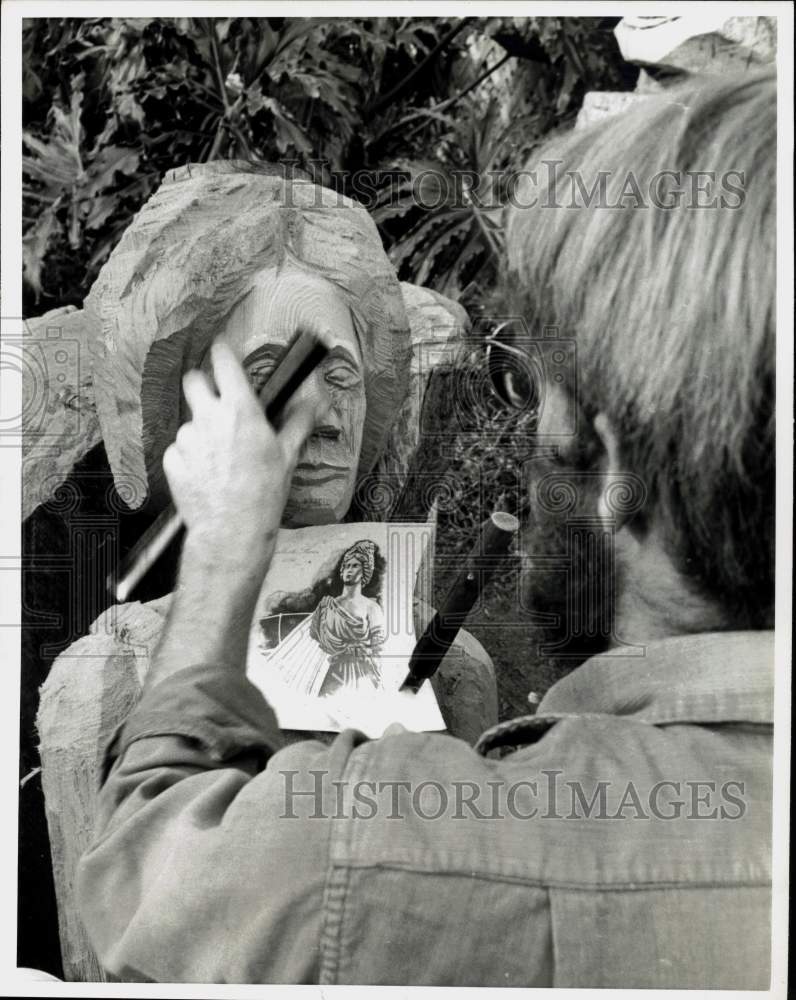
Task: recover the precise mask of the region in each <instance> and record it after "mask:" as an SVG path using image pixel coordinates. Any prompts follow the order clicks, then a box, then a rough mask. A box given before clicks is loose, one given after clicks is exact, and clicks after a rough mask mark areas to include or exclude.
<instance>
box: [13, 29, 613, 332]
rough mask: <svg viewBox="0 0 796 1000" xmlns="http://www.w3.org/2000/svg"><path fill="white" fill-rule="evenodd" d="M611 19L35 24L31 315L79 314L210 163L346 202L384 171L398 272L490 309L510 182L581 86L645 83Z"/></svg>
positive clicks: (28, 68)
mask: <svg viewBox="0 0 796 1000" xmlns="http://www.w3.org/2000/svg"><path fill="white" fill-rule="evenodd" d="M614 20H615V19H588V18H487V19H475V18H463V19H461V18H417V17H412V18H408V17H402V18H397V17H393V18H320V17H316V18H276V17H269V18H213V19H210V18H84V19H77V18H61V19H39V18H37V19H31V20H29V21H27V22H25V25H24V29H23V47H24V52H23V57H24V58H23V65H24V67H25V68H24V79H23V120H24V137H23V141H24V159H23V175H24V210H25V235H24V248H23V265H24V281H25V293H26V303H25V304H26V308H27V309H28V310H29V311H30V312H35V311H42V310H44V309H46V308H51V307H54V306H57V305H65V304H70V303H74V304H80V303H81V302H82V300H83V298H84V297H85V295H86V293H87V291H88V289H89V288H90V286H91V284H92V282H93V281H94V279H95V277H96V274H97V271H98V270H99V268H100V267H101V265H102V263H103V262H104V261H105V260H106V259H107V256H108V254H109V253H110V251H111V250H112V248H113V246H114V245H115V244H116V242H117V241H118V239H119V237H120V235H121V233H122V231H123V230H124V228H125V227H126V225H127V224H128V223H129V221H130V218H131V216H132V215H133V214H134V213H135V212H136V211H137V210H138V209H139V208H140V207H141V205H142V204H143V202H144V201H145V200H146V199H147V197H148V196H149V195H150V194H151V193H152V191H153V190H154V189H155V188H156V187H157V185H158V184H159V182H160V179H161V177H162V175H163V173H164V172H165V171H166V170H167V169H168V168H169V167H173V166H175V165H179V164H182V163H185V162H197V161H198V162H202V161H205V160H212V159H217V158H243V159H249V160H253V161H271V162H273V161H277V160H278V161H283V162H285V161H291V162H293V163H295V164H296V165H297V166H299V167H301V168H303V169H305V170H309V171H310V172H311V174H312V175H314V176H315V177H317V179H318V180H319V181H322V182H324V183H327V184H334V185H336V186H338V187H340V189H341V190H343V191H344V193H348V194H351V195H353V196H357V194H358V192H357V190H356V187H355V186H352V184H353V182H352V178H354V177H355V175H356V173H357V172H358V171H359V172H361V171H372V172H373V174H374V177H376V179H377V183H376V185H375V198H374V200H373V201H372V203H370V204H367V207H368V208H371V209H373V211H374V215H375V217H376V219H377V221H378V223H379V225H380V226H381V228H382V233H383V236H384V239H385V242H386V244H387V245H388V247H389V248H390V251H391V253H392V256H393V259H394V261H395V263H396V266H397V267H398V268H399V270H400V273H401V277H403V278H409V279H412V280H416V281H419V282H422V283H426V284H429V285H431V286H432V287H436V288H438V289H439V290H441V291H444V292H446V294H448V295H452V296H453V297H462V296H463V297H464V298H465V299H466V298H467V297H468V296H470V297H473V298H478V296H479V295H480V294H481V293H482V291H483V289H484V288H485V287H487V286H488V284H489V282H490V281H491V278H492V276H493V273H494V267H495V261H496V259H497V255H498V254H499V251H500V239H501V237H500V229H499V224H498V223H499V207H500V204H501V202H502V200H503V198H504V196H505V190H504V187H505V180H504V178H505V175H506V173H507V172H508V171H509V170H510V169H511V168H512V166H513V165H516V164H519V163H520V162H521V160H522V159H523V158H524V157H525V156H526V155H527V152H528V150H529V149H530V148H531V146H532V145H533V144H534V143H535V142H536V141H538V140H539V139H540V138H542V137H543V136H544V135H545V134H547V133H548V132H549V131H550V130H551V129H554V128H557V127H559V126H560V125H561V124H563V123H565V122H567V121H568V120H569V119H570V118H571V117H572V115H573V114H574V112H575V110H576V109H577V106H578V103H579V100H580V96H581V95H582V92H583V90H584V89H585V88H586V87H608V88H617V89H622V88H625V87H627V86H629V85H630V83H631V82H632V81H631V80H628V79H625V77H624V75H623V74H624V72H625V70H624V64H623V63H622V61H621V59H620V57H619V54H618V51H617V49H616V45H615V43H614V42H613V36H612V34H611V32H610V27H611V26H612V23H613V21H614ZM395 170H401V171H403V174H402V179H401V183H400V184H399V185H398V186H397V187H396V185H395V184H394V183H393V182H391V183H389V184H385V183H383V178H385V177H387V176H389V172H390V171H395ZM418 178H419V181H418ZM418 184H419V185H420V187H419V188H418ZM424 185H425V187H424ZM429 186H431V187H429ZM435 187H436V189H437V190H436V194H435ZM432 196H433V197H432Z"/></svg>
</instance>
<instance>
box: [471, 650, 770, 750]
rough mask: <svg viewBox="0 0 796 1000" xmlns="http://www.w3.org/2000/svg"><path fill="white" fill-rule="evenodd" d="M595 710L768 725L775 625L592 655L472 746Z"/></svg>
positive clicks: (529, 737)
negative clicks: (532, 707) (528, 711)
mask: <svg viewBox="0 0 796 1000" xmlns="http://www.w3.org/2000/svg"><path fill="white" fill-rule="evenodd" d="M595 715H598V716H599V715H619V716H624V717H627V718H632V719H635V720H637V721H639V722H646V723H649V724H650V725H667V724H668V725H672V724H677V723H682V724H685V723H692V724H703V725H709V724H718V723H746V724H753V725H754V724H757V725H760V724H762V725H771V724H773V719H774V633H773V632H706V633H703V634H701V635H686V636H677V637H675V638H671V639H662V640H659V641H656V642H652V643H650V644H649V645H648V646H646V647H644V649H643V652H642V653H641V654H634V655H632V656H630V655H628V654H627V653H621V652H619V653H616V654H614V655H611V654H603V655H601V656H594V657H592V658H591V659H589V660H586V662H585V663H582V664H581V665H580V666H579V667H577V668H576V669H575V670H573V671H572V673H571V674H568V675H567V676H566V677H564V678H562V679H561V680H560V681H558V682H557V683H556V684H554V685H553V686H552V687H551V688H550V690H549V691H548V692H547V694H546V695H545V696H544V698H543V699H542V701H541V703H540V705H539V708H538V710H537V712H536V713H535V714H534V715H526V716H520V717H519V718H516V719H510V720H508V721H507V722H502V723H498V725H497V726H493V727H492V728H491V729H488V730H487V731H486V732H485V733H484V734H483V735H482V736H481V738H480V739H479V740H478V742H477V743H476V745H475V749H476V751H477V752H478V753H481V754H487V753H489V752H490V751H491V750H495V749H497V748H499V747H503V748H510V747H517V746H521V745H523V744H528V743H533V742H535V741H536V740H537V739H539V737H540V736H542V735H543V734H544V733H545V732H546V730H548V729H549V728H550V727H551V726H553V725H555V723H556V722H558V721H559V720H561V719H566V718H573V717H579V718H587V717H589V716H595Z"/></svg>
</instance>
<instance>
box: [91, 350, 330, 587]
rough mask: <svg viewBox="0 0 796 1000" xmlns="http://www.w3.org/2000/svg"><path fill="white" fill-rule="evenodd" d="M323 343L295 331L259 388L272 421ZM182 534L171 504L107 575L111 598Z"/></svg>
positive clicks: (132, 582) (317, 358)
mask: <svg viewBox="0 0 796 1000" xmlns="http://www.w3.org/2000/svg"><path fill="white" fill-rule="evenodd" d="M327 353H328V349H327V347H326V345H325V344H324V343H323V342H322V341H321V340H319V339H318V337H316V336H315V334H314V333H310V332H309V331H308V330H298V331H297V332H296V334H295V335H294V337H293V339H292V340H291V341H290V343H289V344H288V346H287V347H286V348H285V351H284V354H283V355H282V358H281V359H280V361H279V364H278V365H277V366H276V368H275V369H274V371H273V372H272V373H271V376H270V378H269V379H268V381H267V382H266V383H265V385H264V386H263V387H262V389H261V390H260V395H259V399H260V402H261V403H262V404H263V409H264V411H265V416H266V418H267V419H268V421H269V422H270V423H272V424H275V423H276V422H277V421H278V419H279V417H280V416H281V414H282V412H283V410H284V409H285V407H286V406H287V403H288V401H289V400H290V398H291V396H292V395H293V393H294V392H295V391H296V390H297V389H298V388H299V386H300V385H301V384H302V382H303V381H304V380H305V379H306V378H307V377H308V376H309V375H310V374H311V373H312V372H313V371H314V370H315V368H317V366H318V365H319V364H320V363H321V361H322V360H323V359H324V358H325V357H326V354H327ZM184 534H185V525H184V524H183V522H182V518H181V517H180V515H179V513H178V511H177V509H176V507H175V506H174V504H173V503H170V504H169V505H168V507H166V509H165V510H164V511H162V512H161V513H160V514H159V515H158V516H157V517H156V518H155V520H154V521H153V522H152V524H151V525H150V526H149V527H148V528H147V530H146V531H145V532H144V533H143V535H141V537H140V538H139V539H138V541H137V542H136V544H135V545H134V546H133V548H132V549H131V550H130V552H129V554H128V555H127V557H126V558H125V559H124V560H123V562H122V565H121V566H120V567H119V570H118V571H117V573H115V574H111V576H109V578H108V581H107V583H108V589H109V590H110V592H111V593H112V594H113V597H114V600H116V601H117V602H118V603H120V604H123V603H124V602H125V601H126V600H127V599H128V598H129V597H130V595H131V594H132V592H133V590H134V589H135V588H136V587H137V586H138V584H139V583H140V582H141V580H142V579H143V578H144V576H146V574H147V573H148V572H149V570H150V569H151V568H152V566H154V565H155V563H156V562H157V561H158V559H160V557H161V555H162V554H163V553H164V552H165V551H166V549H168V548H169V547H170V546H171V545H172V544H173V543H174V542H175V541H176V540H177V539H181V538H182V537H183V535H184Z"/></svg>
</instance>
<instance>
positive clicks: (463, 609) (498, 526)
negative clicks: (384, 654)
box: [400, 511, 519, 692]
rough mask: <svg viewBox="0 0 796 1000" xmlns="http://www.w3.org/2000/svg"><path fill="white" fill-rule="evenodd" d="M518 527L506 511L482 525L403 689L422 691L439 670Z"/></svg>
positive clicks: (418, 648)
mask: <svg viewBox="0 0 796 1000" xmlns="http://www.w3.org/2000/svg"><path fill="white" fill-rule="evenodd" d="M518 529H519V522H518V520H517V518H516V517H514V516H513V515H512V514H505V513H503V512H502V511H501V512H496V513H494V514H492V516H491V517H489V518H487V520H486V521H484V523H483V524H482V525H481V531H480V533H479V536H478V540H477V541H476V544H475V546H474V548H473V549H472V551H471V552H470V554H469V555H468V556H467V558H466V559H465V562H464V565H463V567H462V569H461V572H460V573H459V575H458V577H457V578H456V580H455V581H454V584H453V586H452V587H451V589H450V590H449V591H448V593H447V595H446V596H445V600H444V601H443V602H442V606H441V607H440V609H439V610H438V611H437V613H436V614H435V615H434V617H433V618H432V619H431V621H430V622H429V623H428V625H427V626H426V629H425V631H424V632H423V634H422V635H421V636H420V639H419V640H418V641H417V644H416V646H415V648H414V651H413V653H412V656H411V657H410V659H409V673H408V674H407V676H406V679H405V680H404V682H403V684H401V688H400V689H401V690H402V691H404V690H411V691H415V692H417V691H419V690H420V686H421V685H422V683H423V681H425V680H427V679H428V678H429V677H431V676H432V675H433V674H434V673H435V672H436V670H437V668H438V667H439V665H440V663H441V662H442V658H443V657H444V656H445V654H446V653H447V651H448V650H449V649H450V647H451V645H452V644H453V641H454V639H455V638H456V636H457V635H458V633H459V630H460V629H461V627H462V625H463V624H464V620H465V619H466V618H467V615H468V614H469V613H470V611H471V610H472V608H473V605H474V604H475V603H476V601H477V600H478V598H479V596H480V594H481V591H482V590H483V589H484V587H485V586H486V585H487V583H488V582H489V580H490V579H491V578H492V576H493V574H494V572H495V570H496V569H497V568H498V566H500V565H501V562H502V560H503V559H504V557H505V556H506V553H507V552H508V550H509V546H510V545H511V541H512V539H513V538H514V536H515V535H516V533H517V531H518Z"/></svg>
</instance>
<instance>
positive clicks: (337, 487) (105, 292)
mask: <svg viewBox="0 0 796 1000" xmlns="http://www.w3.org/2000/svg"><path fill="white" fill-rule="evenodd" d="M84 322H85V324H86V328H87V329H88V334H87V339H88V341H89V344H90V350H91V354H92V387H91V388H92V391H93V397H94V400H95V403H96V413H97V418H98V421H99V429H100V432H101V435H102V439H103V440H104V444H105V449H106V452H107V456H108V461H109V464H110V468H111V471H112V473H113V477H114V481H115V484H116V490H117V492H118V493H119V495H120V496H122V497H123V498H124V500H125V502H126V503H127V504H128V506H129V507H131V508H137V507H144V506H145V505H146V506H147V507H148V508H149V509H151V510H152V512H153V513H157V511H158V510H159V509H161V508H162V507H163V506H165V504H166V503H167V501H168V498H169V496H168V491H167V487H166V483H165V478H164V476H163V472H162V467H161V461H162V456H163V452H164V451H165V449H166V447H167V446H168V445H169V444H170V443H171V441H172V440H173V439H174V436H175V434H176V432H177V428H178V427H179V425H180V423H181V422H182V421H183V420H184V419H185V418H186V416H187V413H186V412H185V402H184V399H183V397H182V392H181V380H182V376H183V374H184V373H185V372H186V371H187V370H188V369H190V368H192V367H198V366H206V365H207V356H208V350H209V347H210V344H211V342H212V341H213V339H214V338H215V337H223V338H224V339H226V340H227V341H228V342H229V343H230V344H231V345H232V346H233V348H234V350H235V351H236V353H237V355H238V357H239V358H240V360H241V361H242V363H243V365H244V367H245V369H246V370H247V372H248V373H249V376H250V378H251V380H252V382H253V384H254V385H255V386H259V385H260V384H261V383H262V381H263V380H264V379H265V378H267V376H268V374H269V372H270V370H271V368H272V367H273V366H274V363H275V358H276V356H277V355H278V353H279V350H280V348H281V347H282V345H284V343H285V342H286V341H287V340H288V339H289V337H290V336H291V334H292V333H293V332H294V331H295V329H296V327H297V326H298V325H299V324H302V323H304V324H307V325H309V326H310V327H311V328H312V329H316V330H318V331H319V332H322V333H323V335H324V337H325V339H326V340H327V342H328V344H329V345H330V347H331V351H330V353H329V355H328V357H327V359H326V360H325V362H324V363H323V364H322V366H321V367H320V368H319V369H318V370H317V371H316V373H315V375H314V376H313V377H317V378H322V379H324V381H325V382H326V386H327V389H328V392H329V396H330V398H331V407H330V410H329V411H328V413H327V414H326V415H325V416H324V417H323V419H322V421H321V423H320V424H319V425H318V426H317V427H316V428H315V430H314V432H313V434H312V435H311V437H310V438H309V440H308V441H307V443H306V445H305V448H304V451H303V452H302V455H301V456H300V459H299V464H298V467H297V470H296V476H295V478H294V481H293V487H292V490H291V494H290V498H289V501H288V505H287V508H286V512H285V520H284V524H285V526H286V527H299V526H305V525H315V524H325V523H330V524H331V523H333V522H339V521H342V520H343V519H345V518H346V517H347V516H348V517H353V518H354V519H356V520H366V519H370V520H373V519H377V518H379V519H383V518H386V517H388V516H389V514H390V511H391V509H392V508H393V507H394V505H395V504H394V501H395V499H396V497H397V495H398V493H399V492H400V484H401V480H402V477H405V475H406V471H407V468H408V466H409V463H410V461H411V456H412V454H413V452H414V450H415V448H416V447H417V443H418V439H419V435H420V409H421V404H422V400H423V394H424V389H425V385H426V382H427V380H428V376H429V374H430V371H431V368H430V366H429V363H428V359H429V357H434V356H436V357H438V358H441V359H443V360H450V357H451V348H452V346H454V345H455V344H456V342H457V341H458V340H460V339H461V337H462V336H463V334H464V332H465V328H466V324H467V319H466V314H464V312H463V310H461V308H460V307H459V306H457V305H456V304H455V303H452V302H449V301H448V300H445V299H443V298H442V297H441V296H438V295H437V294H436V293H433V292H430V291H429V290H426V289H422V288H416V287H414V286H405V285H404V286H402V285H401V284H400V283H399V282H398V279H397V277H396V275H395V271H394V268H393V267H392V264H391V263H390V261H389V259H388V257H387V256H386V254H385V252H384V250H383V247H382V244H381V240H380V238H379V235H378V232H377V230H376V227H375V225H374V223H373V221H372V220H371V218H370V216H369V215H368V213H367V212H366V211H365V210H364V209H363V208H361V207H360V206H358V205H356V204H355V203H354V202H351V201H350V200H348V199H346V198H344V197H342V196H341V195H339V194H338V193H337V192H335V191H332V190H328V189H325V188H322V187H318V186H317V185H315V184H312V183H310V182H309V181H304V180H296V179H284V178H283V177H282V176H279V175H276V174H273V173H264V172H262V171H260V170H255V169H254V168H252V167H251V166H249V165H246V164H239V163H232V162H216V163H212V164H206V165H204V166H200V167H196V166H191V167H185V168H180V169H178V170H175V171H172V172H170V174H169V175H168V176H167V178H166V180H165V181H164V183H163V185H162V186H161V187H160V189H159V190H158V191H157V192H156V193H155V194H154V195H153V197H152V198H151V199H150V200H149V202H148V203H147V204H146V205H145V206H144V208H143V209H142V210H141V211H140V212H139V214H138V216H137V217H136V218H135V219H134V221H133V223H132V224H131V225H130V227H129V228H128V230H127V231H126V232H125V234H124V236H123V237H122V240H121V241H120V243H119V245H118V246H117V247H116V249H115V250H114V252H113V254H112V255H111V257H110V259H109V260H108V262H107V263H106V264H105V266H104V267H103V269H102V271H101V272H100V275H99V277H98V279H97V281H96V283H95V284H94V286H93V287H92V289H91V292H90V294H89V296H88V298H87V300H86V302H85V306H84ZM430 344H434V345H436V347H437V348H444V347H445V346H447V353H446V351H445V350H444V349H438V350H437V351H436V355H435V354H434V352H432V353H431V354H429V353H428V352H426V353H425V354H423V350H422V348H424V347H426V346H428V345H430ZM421 355H423V359H422V363H421ZM380 484H381V485H383V486H384V487H385V489H381V490H380V489H379V488H378V487H379V485H380ZM363 486H365V487H367V488H364V489H363ZM352 506H353V507H354V512H353V513H352ZM416 596H417V594H416ZM423 596H425V597H426V598H427V596H428V595H423ZM169 599H170V595H166V596H165V597H163V598H160V599H158V600H155V601H151V602H149V603H147V604H140V603H138V602H132V603H130V604H127V605H121V606H115V607H112V608H109V609H108V610H107V611H106V612H104V613H103V614H102V615H101V616H100V618H99V619H98V620H97V621H96V622H95V623H94V626H92V629H91V632H90V634H89V635H86V636H84V637H83V638H81V639H79V640H78V641H77V642H75V643H73V644H72V645H71V646H70V647H69V649H67V650H66V651H65V652H64V653H62V654H61V655H60V656H59V657H58V659H57V660H56V661H55V663H54V664H53V667H52V669H51V671H50V674H49V676H48V678H47V681H46V682H45V684H44V685H43V687H42V689H41V700H40V707H39V714H38V720H37V724H38V729H39V734H40V739H41V745H40V755H41V760H42V777H43V785H44V791H45V799H46V809H47V819H48V826H49V831H50V841H51V850H52V856H53V868H54V875H55V882H56V892H57V896H58V910H59V923H60V933H61V942H62V952H63V957H64V967H65V971H66V975H67V978H72V979H92V978H94V979H97V978H104V975H103V973H102V970H101V969H99V967H98V966H97V964H96V960H95V958H94V956H93V954H92V953H91V950H90V948H89V945H88V942H87V940H86V938H85V934H84V933H83V930H82V927H81V926H80V925H79V919H78V917H77V915H76V913H75V909H74V905H73V903H72V892H73V880H74V876H75V869H76V865H77V861H78V859H79V857H80V855H81V853H82V852H83V851H84V850H85V849H86V847H87V846H88V842H89V840H90V836H91V827H92V825H93V801H94V787H95V783H96V781H97V776H98V774H99V767H100V761H101V754H102V750H103V747H104V744H105V742H106V741H107V739H108V738H109V736H110V734H111V733H112V731H113V730H114V729H115V727H116V726H117V725H118V724H119V723H120V722H121V721H122V720H123V719H124V717H125V715H126V714H127V713H128V712H129V711H130V709H131V708H132V706H133V704H134V703H135V702H136V700H137V699H138V697H139V694H140V690H141V684H142V681H143V677H144V676H145V674H146V670H147V669H148V657H149V652H150V651H151V650H152V649H153V648H154V645H155V643H156V641H157V638H158V635H159V633H160V630H161V628H162V626H163V622H164V616H165V611H166V609H167V606H168V602H169ZM431 613H432V609H431V608H430V607H428V606H427V605H425V604H423V603H422V602H418V607H416V609H415V617H416V629H418V628H420V627H422V626H423V625H424V624H425V621H426V620H427V619H428V618H429V617H430V615H431ZM463 674H467V676H468V682H469V689H470V692H471V697H470V698H469V699H467V698H465V699H464V701H462V700H461V699H459V701H458V702H457V703H453V702H451V703H450V704H447V703H446V698H445V693H446V690H450V689H451V688H455V687H462V688H467V687H468V685H467V684H466V685H461V686H460V685H459V683H458V682H459V679H460V678H461V677H462V675H463ZM438 684H439V686H438V687H437V693H438V696H440V704H441V708H442V710H443V715H444V716H445V718H446V721H447V723H448V725H449V727H450V728H451V729H452V730H453V731H455V732H457V734H458V735H461V736H463V737H465V738H467V739H470V740H473V741H474V740H475V739H476V738H477V736H478V735H479V734H480V731H481V729H482V728H485V727H486V725H489V724H491V723H492V722H493V721H496V710H497V709H496V704H495V695H494V674H493V671H492V665H491V662H490V660H489V657H488V656H487V655H486V653H485V652H484V650H483V649H482V647H481V646H480V645H479V644H478V643H477V642H476V641H475V640H474V639H473V638H472V637H471V636H469V635H467V634H466V633H460V637H459V641H458V644H457V646H456V647H455V648H454V649H453V650H452V651H451V655H450V657H449V658H448V662H447V663H446V664H444V665H443V668H442V670H441V671H440V677H439V682H438ZM435 686H436V685H435Z"/></svg>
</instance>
